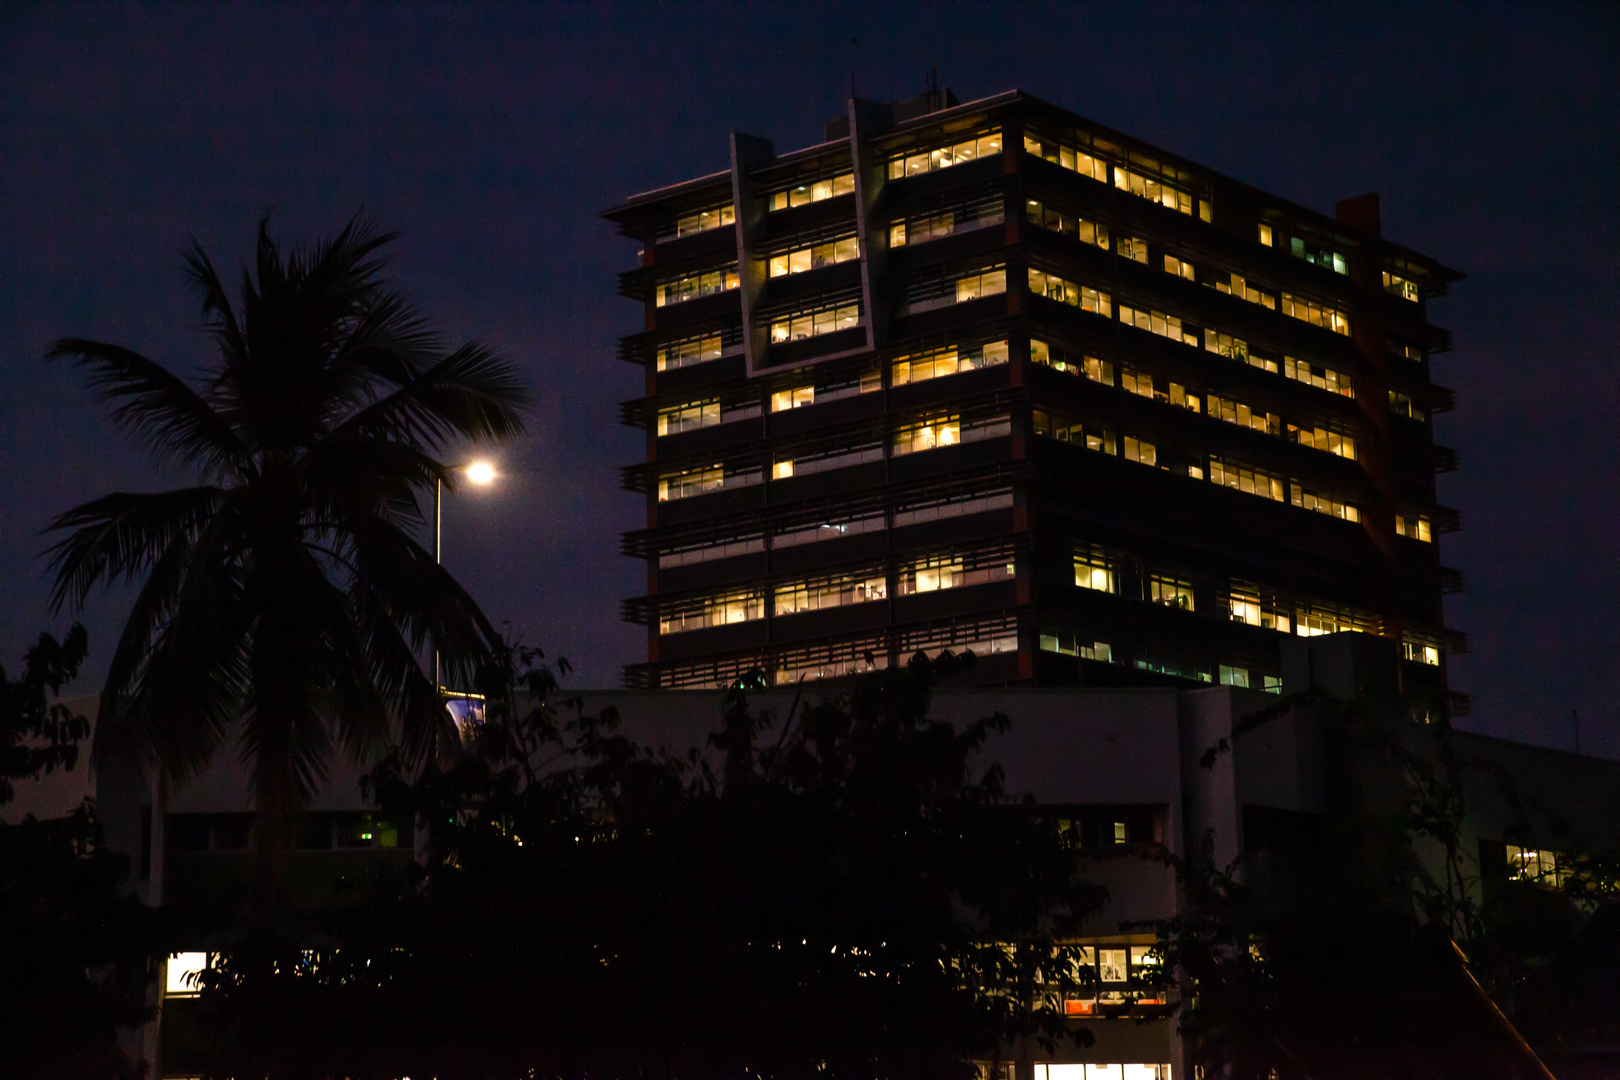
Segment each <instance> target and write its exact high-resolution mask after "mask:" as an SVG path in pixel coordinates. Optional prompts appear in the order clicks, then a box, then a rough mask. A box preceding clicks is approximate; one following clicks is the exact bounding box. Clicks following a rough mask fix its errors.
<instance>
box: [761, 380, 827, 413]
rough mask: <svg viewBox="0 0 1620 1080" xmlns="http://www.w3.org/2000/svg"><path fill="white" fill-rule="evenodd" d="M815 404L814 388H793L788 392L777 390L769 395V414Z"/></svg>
mask: <svg viewBox="0 0 1620 1080" xmlns="http://www.w3.org/2000/svg"><path fill="white" fill-rule="evenodd" d="M815 402H816V388H815V387H814V386H795V387H793V388H792V389H789V390H778V391H776V392H775V393H774V394H772V395H771V412H782V411H784V410H786V409H797V408H799V407H801V406H804V405H814V404H815Z"/></svg>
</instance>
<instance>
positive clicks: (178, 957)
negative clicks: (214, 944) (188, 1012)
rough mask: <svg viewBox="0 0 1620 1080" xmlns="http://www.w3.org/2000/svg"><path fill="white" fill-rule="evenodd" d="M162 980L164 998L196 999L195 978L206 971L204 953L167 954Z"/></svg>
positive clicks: (206, 959)
mask: <svg viewBox="0 0 1620 1080" xmlns="http://www.w3.org/2000/svg"><path fill="white" fill-rule="evenodd" d="M165 968H166V971H165V973H164V979H163V996H164V997H196V996H197V992H198V987H197V976H198V975H200V974H201V973H203V972H204V971H207V970H208V954H207V953H205V952H177V953H170V954H169V962H168V963H167V964H166V965H165Z"/></svg>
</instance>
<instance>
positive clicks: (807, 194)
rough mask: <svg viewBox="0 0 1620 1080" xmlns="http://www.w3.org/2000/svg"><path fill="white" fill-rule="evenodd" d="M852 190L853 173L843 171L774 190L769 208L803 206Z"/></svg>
mask: <svg viewBox="0 0 1620 1080" xmlns="http://www.w3.org/2000/svg"><path fill="white" fill-rule="evenodd" d="M854 190H855V174H854V173H844V174H843V175H841V176H834V177H830V178H828V179H825V180H814V181H811V182H809V183H804V184H799V185H798V186H796V187H791V188H785V189H784V190H782V191H777V192H774V193H772V195H771V209H772V210H773V211H775V210H786V209H787V208H788V207H790V206H805V205H807V204H809V203H813V202H820V201H822V200H823V199H831V198H833V197H835V196H838V195H848V194H849V193H850V192H852V191H854Z"/></svg>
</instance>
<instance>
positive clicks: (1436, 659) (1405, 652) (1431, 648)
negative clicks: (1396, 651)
mask: <svg viewBox="0 0 1620 1080" xmlns="http://www.w3.org/2000/svg"><path fill="white" fill-rule="evenodd" d="M1401 655H1402V656H1404V657H1406V659H1408V660H1416V661H1417V662H1418V663H1420V664H1428V665H1429V666H1430V667H1439V666H1440V647H1439V646H1438V645H1431V644H1430V643H1429V642H1426V641H1414V640H1413V639H1412V638H1410V637H1408V638H1406V639H1405V640H1404V641H1402V642H1401Z"/></svg>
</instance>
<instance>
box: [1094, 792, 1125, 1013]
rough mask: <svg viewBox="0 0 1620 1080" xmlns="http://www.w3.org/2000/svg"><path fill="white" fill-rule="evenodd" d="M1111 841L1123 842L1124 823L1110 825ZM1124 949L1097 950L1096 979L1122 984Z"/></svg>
mask: <svg viewBox="0 0 1620 1080" xmlns="http://www.w3.org/2000/svg"><path fill="white" fill-rule="evenodd" d="M1112 828H1113V839H1114V842H1115V843H1117V844H1123V843H1124V842H1125V836H1124V832H1125V822H1123V821H1116V822H1113V824H1112ZM1128 956H1129V953H1128V952H1127V951H1126V950H1125V949H1098V950H1097V978H1098V979H1099V980H1101V981H1102V982H1105V983H1122V982H1125V981H1126V977H1127V973H1128V971H1127V967H1126V962H1127V957H1128Z"/></svg>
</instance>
